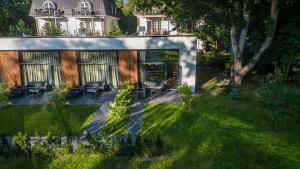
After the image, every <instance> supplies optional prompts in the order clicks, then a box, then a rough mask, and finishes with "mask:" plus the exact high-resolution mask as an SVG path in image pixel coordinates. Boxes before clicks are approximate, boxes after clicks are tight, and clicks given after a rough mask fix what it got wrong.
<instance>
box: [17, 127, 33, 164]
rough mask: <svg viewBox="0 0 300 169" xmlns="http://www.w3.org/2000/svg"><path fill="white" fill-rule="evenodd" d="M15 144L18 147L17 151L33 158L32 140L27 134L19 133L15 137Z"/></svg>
mask: <svg viewBox="0 0 300 169" xmlns="http://www.w3.org/2000/svg"><path fill="white" fill-rule="evenodd" d="M13 144H14V145H15V146H16V147H17V150H18V151H20V152H21V153H23V154H25V155H26V157H27V158H29V157H31V144H30V138H29V136H28V135H27V134H22V133H21V132H19V133H18V134H17V135H15V136H14V137H13Z"/></svg>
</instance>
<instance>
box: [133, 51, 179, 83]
mask: <svg viewBox="0 0 300 169" xmlns="http://www.w3.org/2000/svg"><path fill="white" fill-rule="evenodd" d="M178 74H179V52H178V51H177V50H147V51H140V52H139V81H140V82H141V83H143V82H145V81H161V82H165V83H166V84H167V86H169V87H173V86H176V85H177V83H178V81H179V80H178V77H179V76H178Z"/></svg>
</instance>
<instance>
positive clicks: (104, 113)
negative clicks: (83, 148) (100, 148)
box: [80, 101, 110, 142]
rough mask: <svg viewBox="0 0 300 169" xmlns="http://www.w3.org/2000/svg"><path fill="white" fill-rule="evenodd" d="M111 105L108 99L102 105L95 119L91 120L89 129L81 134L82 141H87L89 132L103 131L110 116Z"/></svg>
mask: <svg viewBox="0 0 300 169" xmlns="http://www.w3.org/2000/svg"><path fill="white" fill-rule="evenodd" d="M109 105H110V102H109V101H106V102H105V103H104V104H102V105H101V107H100V109H99V110H98V111H97V112H96V115H95V117H94V119H93V120H92V121H91V123H90V124H89V125H88V126H87V129H86V130H85V131H84V132H83V134H82V135H81V137H80V140H81V141H83V142H86V136H87V133H88V132H89V133H91V134H94V133H99V132H100V131H101V129H102V128H103V127H104V125H105V122H106V119H107V117H108V109H109Z"/></svg>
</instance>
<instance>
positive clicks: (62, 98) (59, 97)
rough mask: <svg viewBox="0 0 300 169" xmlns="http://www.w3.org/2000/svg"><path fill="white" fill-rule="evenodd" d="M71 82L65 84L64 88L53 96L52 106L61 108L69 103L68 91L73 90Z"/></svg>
mask: <svg viewBox="0 0 300 169" xmlns="http://www.w3.org/2000/svg"><path fill="white" fill-rule="evenodd" d="M72 86H73V85H72V83H71V82H65V83H63V84H62V86H61V87H60V88H59V89H58V90H57V91H56V93H55V94H54V95H53V96H52V99H51V104H52V105H55V106H58V107H61V106H63V105H64V104H65V103H66V101H67V94H68V91H69V90H70V89H71V88H72Z"/></svg>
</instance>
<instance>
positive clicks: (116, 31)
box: [108, 24, 123, 36]
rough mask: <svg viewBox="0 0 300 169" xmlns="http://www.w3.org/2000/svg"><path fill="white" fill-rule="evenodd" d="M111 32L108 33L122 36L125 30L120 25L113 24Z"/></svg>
mask: <svg viewBox="0 0 300 169" xmlns="http://www.w3.org/2000/svg"><path fill="white" fill-rule="evenodd" d="M111 25H112V26H111V28H110V32H109V33H108V35H109V36H122V35H123V32H122V31H121V29H120V28H119V27H118V26H115V25H114V24H111Z"/></svg>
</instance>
